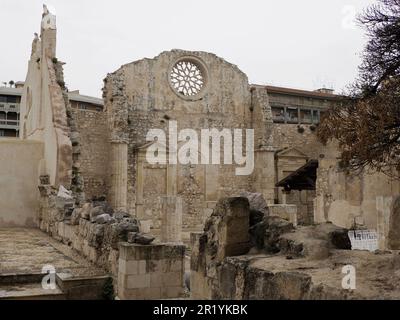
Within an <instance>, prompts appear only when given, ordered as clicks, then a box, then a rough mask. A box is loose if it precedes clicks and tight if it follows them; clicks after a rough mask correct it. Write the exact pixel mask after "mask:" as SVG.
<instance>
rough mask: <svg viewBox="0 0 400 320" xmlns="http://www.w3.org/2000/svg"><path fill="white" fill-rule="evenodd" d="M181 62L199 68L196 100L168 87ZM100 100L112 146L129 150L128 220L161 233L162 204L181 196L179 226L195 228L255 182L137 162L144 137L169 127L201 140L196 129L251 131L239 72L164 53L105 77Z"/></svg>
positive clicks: (199, 56)
mask: <svg viewBox="0 0 400 320" xmlns="http://www.w3.org/2000/svg"><path fill="white" fill-rule="evenodd" d="M185 57H189V59H196V61H201V62H200V63H201V64H203V65H204V72H205V74H206V75H207V81H206V84H205V89H204V91H203V93H202V95H201V97H200V98H198V99H197V98H196V99H191V98H182V97H181V96H180V95H179V94H178V93H177V92H175V91H174V90H173V89H172V88H171V85H170V83H169V72H170V68H171V67H172V66H173V65H174V63H175V62H176V61H179V59H181V58H185ZM104 98H105V109H106V112H107V115H108V120H109V121H108V123H109V127H110V139H111V140H116V141H121V142H122V141H124V142H127V143H128V156H127V158H128V182H127V186H126V189H127V195H128V196H127V204H126V206H127V208H128V210H129V212H130V213H131V214H134V215H136V216H137V217H138V218H140V219H153V227H155V228H159V226H160V217H159V212H160V196H163V195H164V196H165V195H167V196H169V195H178V196H180V197H181V198H182V199H183V211H184V215H183V226H184V227H191V228H196V227H200V226H201V225H202V223H203V222H204V220H205V218H206V217H207V216H208V215H209V214H210V208H212V207H213V205H214V204H215V202H216V201H217V199H218V198H219V197H221V196H232V195H235V194H239V193H240V192H242V191H245V190H249V189H252V180H254V176H236V175H235V168H236V167H237V165H214V166H212V165H207V166H204V165H200V164H199V165H182V164H178V165H175V166H174V165H171V164H168V165H162V164H161V165H151V164H149V163H147V162H146V160H145V156H144V155H143V154H141V153H144V154H145V152H146V148H144V146H146V143H147V141H146V134H147V133H148V131H149V130H150V129H162V130H164V131H165V132H166V133H167V135H168V129H169V124H170V122H171V121H176V122H177V130H178V131H179V130H181V129H193V130H195V131H196V132H197V134H198V136H199V137H200V130H201V129H208V128H209V129H212V128H215V129H218V130H221V129H223V128H228V129H230V130H231V129H247V128H253V124H252V121H253V120H252V119H253V116H252V114H251V113H252V108H251V93H250V90H249V85H248V80H247V77H246V75H245V74H244V73H243V72H241V71H240V70H239V69H238V68H237V67H236V66H234V65H231V64H229V63H228V62H226V61H224V60H223V59H221V58H219V57H217V56H215V55H214V54H210V53H206V52H188V51H182V50H173V51H169V52H163V53H161V54H160V55H159V56H157V57H156V58H154V59H143V60H140V61H136V62H133V63H130V64H127V65H124V66H122V67H121V68H120V69H119V70H117V71H116V72H114V73H112V74H109V75H108V76H107V78H106V79H105V87H104ZM256 121H257V123H258V124H259V125H258V127H257V128H256V129H257V132H256V133H255V135H256V139H257V140H260V141H261V140H266V139H265V138H262V136H263V135H265V134H266V131H265V128H264V127H263V126H262V125H260V124H261V123H262V119H260V118H259V117H257V120H256ZM167 139H168V138H167ZM243 140H244V137H243ZM181 145H182V143H180V144H179V147H181ZM142 148H144V149H142ZM168 152H174V150H169V151H168ZM175 152H176V150H175Z"/></svg>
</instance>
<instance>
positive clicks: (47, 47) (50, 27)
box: [20, 9, 72, 187]
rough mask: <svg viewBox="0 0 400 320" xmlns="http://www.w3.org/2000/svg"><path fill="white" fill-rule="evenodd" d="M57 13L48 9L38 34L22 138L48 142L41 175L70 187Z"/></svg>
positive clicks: (24, 96) (26, 88) (26, 92)
mask: <svg viewBox="0 0 400 320" xmlns="http://www.w3.org/2000/svg"><path fill="white" fill-rule="evenodd" d="M56 33H57V30H56V25H55V16H54V15H53V14H51V13H49V12H48V11H47V9H46V11H45V13H44V14H43V19H42V25H41V35H40V36H41V37H40V39H39V37H38V35H35V39H34V40H33V44H32V54H31V58H30V61H29V66H28V74H27V77H26V81H25V86H24V90H23V94H22V98H21V115H20V117H21V130H20V135H21V138H22V139H28V140H35V141H41V142H43V143H44V160H43V161H42V162H41V165H40V168H39V171H40V174H47V175H49V177H50V181H51V183H52V184H53V185H57V186H59V185H64V186H65V187H70V185H71V178H72V144H71V141H70V138H69V135H70V127H69V126H68V120H67V106H66V104H65V100H64V97H63V87H64V83H62V82H61V81H60V79H59V78H58V77H57V75H58V74H57V67H59V65H57V64H58V62H57V59H56Z"/></svg>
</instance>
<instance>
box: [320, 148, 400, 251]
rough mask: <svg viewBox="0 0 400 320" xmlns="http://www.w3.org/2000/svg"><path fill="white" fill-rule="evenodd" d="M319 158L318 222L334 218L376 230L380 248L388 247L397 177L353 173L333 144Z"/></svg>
mask: <svg viewBox="0 0 400 320" xmlns="http://www.w3.org/2000/svg"><path fill="white" fill-rule="evenodd" d="M330 150H332V152H327V153H326V154H325V157H324V158H323V159H321V160H320V162H319V168H318V177H317V190H316V196H317V197H316V200H315V213H314V218H315V222H317V223H320V222H325V221H331V222H333V223H334V224H336V225H338V226H341V227H345V228H350V227H353V226H354V227H364V228H365V227H366V228H369V229H373V230H376V231H377V232H378V235H379V246H380V248H381V249H387V248H388V233H389V230H390V218H391V215H392V212H393V204H394V201H395V199H396V197H397V196H398V194H399V192H400V184H399V181H398V180H393V179H391V178H390V177H388V176H386V175H384V174H379V173H373V172H365V173H363V174H361V175H351V174H348V173H346V172H345V171H343V170H342V168H341V167H340V162H339V161H338V158H337V157H338V152H337V149H336V151H335V149H334V148H332V146H330Z"/></svg>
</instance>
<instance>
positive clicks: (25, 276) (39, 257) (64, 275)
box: [0, 228, 109, 299]
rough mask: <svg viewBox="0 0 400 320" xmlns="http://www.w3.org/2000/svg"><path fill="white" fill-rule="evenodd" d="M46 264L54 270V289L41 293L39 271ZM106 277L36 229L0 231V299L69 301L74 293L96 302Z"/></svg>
mask: <svg viewBox="0 0 400 320" xmlns="http://www.w3.org/2000/svg"><path fill="white" fill-rule="evenodd" d="M49 265H50V266H53V267H54V268H55V271H56V274H57V276H56V282H57V288H56V289H54V290H43V289H42V287H41V280H42V278H43V276H44V275H43V274H42V268H43V267H44V266H49ZM108 278H109V277H108V275H107V273H106V272H105V271H104V270H103V269H101V268H98V267H96V266H94V265H93V264H91V263H89V262H88V261H86V260H85V259H84V258H82V257H81V256H79V255H78V254H77V253H76V252H75V251H73V250H72V249H71V248H70V247H68V246H67V245H65V244H63V243H60V242H58V241H57V240H55V239H52V238H51V237H49V236H48V235H47V234H45V233H43V232H41V231H40V230H38V229H26V228H5V229H0V299H71V298H76V297H75V295H76V294H78V295H79V297H81V298H87V299H98V298H101V294H102V287H103V285H104V283H105V281H106V280H107V279H108ZM75 284H77V285H75ZM78 287H79V288H78ZM85 288H86V289H85ZM79 297H78V298H79Z"/></svg>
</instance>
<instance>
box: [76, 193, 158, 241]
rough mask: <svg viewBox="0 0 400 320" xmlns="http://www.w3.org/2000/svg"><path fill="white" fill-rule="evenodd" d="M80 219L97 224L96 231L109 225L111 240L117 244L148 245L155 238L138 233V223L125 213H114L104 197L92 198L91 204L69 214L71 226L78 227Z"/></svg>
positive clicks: (86, 204)
mask: <svg viewBox="0 0 400 320" xmlns="http://www.w3.org/2000/svg"><path fill="white" fill-rule="evenodd" d="M80 219H84V220H86V221H90V222H91V223H92V224H97V225H98V226H99V227H98V229H102V226H103V225H110V226H111V229H112V230H113V232H112V236H111V238H114V240H115V241H112V243H118V242H119V241H127V242H129V243H137V244H142V245H148V244H150V243H151V242H153V241H154V239H155V237H153V236H152V235H149V234H145V233H142V232H140V221H139V220H138V219H136V218H134V217H132V216H130V215H129V214H128V213H127V212H124V211H114V210H113V208H112V207H111V206H110V204H109V203H108V202H107V201H106V200H105V198H104V197H100V198H94V199H92V201H91V202H86V203H85V204H84V205H83V206H82V207H81V208H75V209H74V210H73V212H72V214H71V220H70V222H71V224H72V225H78V224H79V221H80Z"/></svg>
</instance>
